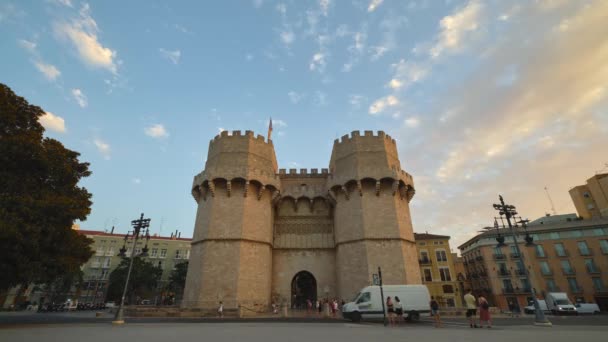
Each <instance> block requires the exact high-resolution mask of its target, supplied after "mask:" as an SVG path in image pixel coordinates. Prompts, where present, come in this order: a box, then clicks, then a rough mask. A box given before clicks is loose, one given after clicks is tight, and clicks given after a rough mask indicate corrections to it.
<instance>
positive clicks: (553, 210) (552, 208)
mask: <svg viewBox="0 0 608 342" xmlns="http://www.w3.org/2000/svg"><path fill="white" fill-rule="evenodd" d="M545 193H546V194H547V198H548V199H549V203H551V211H552V212H553V215H557V212H556V211H555V206H554V205H553V200H552V199H551V195H549V189H547V187H546V186H545Z"/></svg>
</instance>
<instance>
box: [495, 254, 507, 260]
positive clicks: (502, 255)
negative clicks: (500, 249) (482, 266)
mask: <svg viewBox="0 0 608 342" xmlns="http://www.w3.org/2000/svg"><path fill="white" fill-rule="evenodd" d="M505 258H506V257H505V255H504V254H494V260H505Z"/></svg>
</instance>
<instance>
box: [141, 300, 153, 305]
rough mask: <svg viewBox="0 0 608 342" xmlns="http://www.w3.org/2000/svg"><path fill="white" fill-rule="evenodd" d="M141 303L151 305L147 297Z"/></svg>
mask: <svg viewBox="0 0 608 342" xmlns="http://www.w3.org/2000/svg"><path fill="white" fill-rule="evenodd" d="M141 305H152V301H151V300H149V299H144V300H142V301H141Z"/></svg>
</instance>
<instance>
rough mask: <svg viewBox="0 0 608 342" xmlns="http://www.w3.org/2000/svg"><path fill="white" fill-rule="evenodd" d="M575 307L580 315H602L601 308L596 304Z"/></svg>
mask: <svg viewBox="0 0 608 342" xmlns="http://www.w3.org/2000/svg"><path fill="white" fill-rule="evenodd" d="M575 306H576V311H577V312H578V313H579V314H592V315H597V314H599V313H600V307H599V306H598V305H597V304H595V303H576V305H575Z"/></svg>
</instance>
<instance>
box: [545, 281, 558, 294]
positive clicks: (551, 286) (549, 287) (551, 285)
mask: <svg viewBox="0 0 608 342" xmlns="http://www.w3.org/2000/svg"><path fill="white" fill-rule="evenodd" d="M545 283H546V284H547V291H548V292H555V291H559V289H558V288H557V286H556V285H555V280H553V279H546V280H545Z"/></svg>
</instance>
